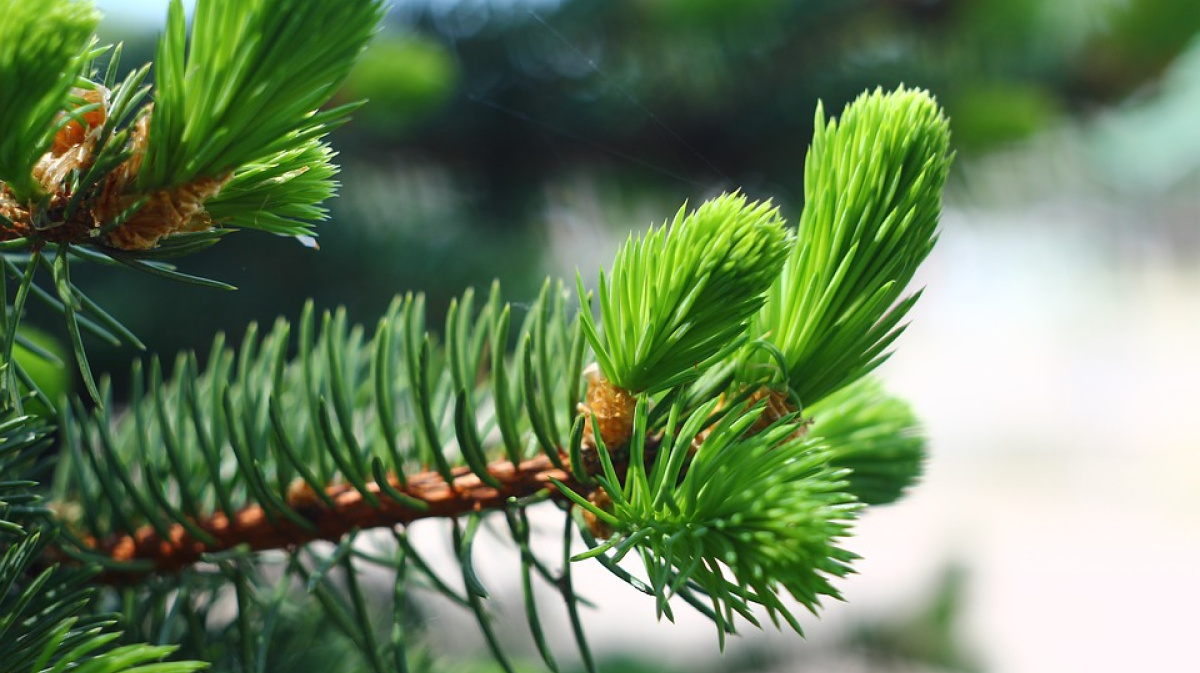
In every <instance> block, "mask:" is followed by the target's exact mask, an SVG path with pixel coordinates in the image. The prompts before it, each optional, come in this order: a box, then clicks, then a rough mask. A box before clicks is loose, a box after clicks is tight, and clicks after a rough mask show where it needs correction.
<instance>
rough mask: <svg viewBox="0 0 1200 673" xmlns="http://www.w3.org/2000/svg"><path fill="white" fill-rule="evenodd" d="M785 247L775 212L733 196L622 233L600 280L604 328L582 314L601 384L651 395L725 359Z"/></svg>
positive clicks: (776, 271)
mask: <svg viewBox="0 0 1200 673" xmlns="http://www.w3.org/2000/svg"><path fill="white" fill-rule="evenodd" d="M787 244H788V236H787V233H786V231H785V230H784V228H783V222H782V220H780V218H779V214H778V211H777V209H776V208H774V207H773V206H772V205H771V204H770V203H769V202H768V203H759V202H748V201H747V200H746V197H744V196H742V195H740V194H725V195H723V196H720V197H717V198H715V199H713V200H711V201H707V202H705V203H704V204H703V205H701V206H700V207H699V208H697V209H696V210H695V211H693V212H692V213H687V214H685V211H684V209H682V208H681V209H680V210H679V213H678V214H677V215H676V216H675V220H674V221H673V222H672V223H671V224H670V226H667V225H664V226H662V227H659V228H657V229H654V230H652V231H650V232H649V233H647V234H646V235H645V237H644V238H642V237H638V238H636V239H635V238H633V237H632V236H631V237H630V238H629V240H628V241H626V243H625V245H624V246H622V248H621V249H620V251H619V252H618V253H617V258H616V261H615V262H614V263H613V266H612V271H611V273H610V274H609V275H608V276H605V275H604V273H603V272H601V275H600V286H599V295H600V296H599V299H600V315H601V320H602V323H603V331H602V332H601V331H599V330H597V328H596V325H595V324H594V322H593V319H592V316H591V312H590V311H589V310H587V308H586V307H585V308H584V310H583V312H582V313H583V323H584V330H585V333H586V334H587V336H588V339H589V341H590V342H591V344H592V348H593V349H594V350H595V351H596V357H597V360H598V362H599V364H600V368H601V369H602V370H603V372H604V375H605V377H606V378H608V380H609V381H612V382H613V383H614V384H616V385H618V386H620V387H622V388H625V389H626V390H632V391H637V392H646V391H648V392H654V391H658V390H664V389H666V388H670V387H672V386H676V385H679V384H680V383H683V382H685V381H687V380H689V379H692V378H694V377H695V376H697V375H698V374H699V373H700V372H701V371H702V370H703V369H704V368H705V367H706V366H707V365H708V364H711V363H712V362H713V361H714V360H716V359H719V358H720V357H721V356H723V355H726V354H728V353H730V352H732V351H733V349H736V348H737V347H738V346H739V345H740V343H741V340H742V337H743V333H744V332H745V329H746V323H747V321H748V320H749V318H750V317H751V316H752V315H754V314H755V313H756V312H757V311H758V310H759V308H760V307H761V306H762V302H763V293H764V292H766V290H767V288H768V287H769V286H770V284H771V282H772V281H773V280H774V279H775V278H776V276H778V274H779V270H780V268H781V267H782V266H783V260H784V257H785V256H786V255H787ZM581 287H582V285H581ZM580 296H584V292H583V291H582V289H581V291H580Z"/></svg>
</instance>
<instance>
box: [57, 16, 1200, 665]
mask: <svg viewBox="0 0 1200 673" xmlns="http://www.w3.org/2000/svg"><path fill="white" fill-rule="evenodd" d="M97 4H98V5H100V6H101V8H102V9H104V10H105V12H106V14H107V15H108V18H107V21H106V23H105V24H104V26H103V29H102V30H103V37H104V38H106V39H108V40H123V41H124V42H125V43H126V47H125V54H126V63H127V64H129V65H136V64H139V63H142V62H145V61H148V60H151V58H152V55H153V45H154V40H155V38H156V35H157V30H158V26H159V25H160V23H161V21H162V19H163V17H164V16H165V6H166V0H124V1H120V0H99V2H98V3H97ZM394 5H395V6H394V8H393V10H392V12H391V15H390V17H389V21H388V24H387V26H386V28H385V30H384V31H383V32H382V33H381V35H380V36H379V38H378V40H377V41H376V43H375V45H374V46H373V47H372V48H371V49H370V51H369V52H368V53H367V54H366V55H365V58H364V60H363V62H362V64H361V65H360V66H359V67H358V69H357V70H356V71H355V72H354V74H353V76H352V77H351V79H350V81H349V82H348V83H347V85H346V88H345V91H344V93H343V94H342V96H341V98H343V99H344V100H353V99H357V98H363V97H366V98H370V99H371V103H370V104H368V105H367V106H366V107H365V108H363V109H362V111H361V112H360V113H358V114H357V116H356V119H355V120H354V121H353V122H352V123H351V124H350V125H349V126H347V127H345V128H343V129H340V130H339V131H337V132H336V133H335V135H334V136H333V138H332V142H333V143H334V145H335V146H336V149H337V150H338V151H339V152H340V160H341V162H342V164H343V166H344V170H343V173H342V177H341V179H342V183H343V187H342V189H341V197H340V198H339V199H337V200H336V201H334V202H333V203H331V207H332V216H331V219H330V221H329V222H328V223H326V224H325V225H324V226H322V227H321V228H320V250H319V251H314V250H311V249H308V248H305V247H303V246H302V245H299V244H298V243H296V242H294V241H291V240H286V239H277V238H272V237H269V236H263V235H255V234H245V233H243V234H238V235H235V236H231V237H229V238H227V239H226V240H225V241H224V242H223V243H222V244H221V245H220V246H218V247H217V248H216V249H214V250H211V251H209V252H207V253H205V254H203V255H200V256H198V257H195V258H192V259H188V260H186V261H185V262H184V264H183V267H184V270H186V271H189V272H193V273H199V274H207V275H211V276H213V277H217V278H220V279H222V280H225V281H227V282H231V283H233V284H234V285H237V286H239V287H240V288H241V290H240V291H238V292H236V293H232V294H228V295H222V294H219V293H218V292H217V291H214V290H203V289H193V288H187V287H180V286H178V285H176V284H172V283H169V282H165V281H161V280H156V279H154V278H150V277H143V276H139V275H137V274H133V273H128V274H113V273H111V271H106V272H104V273H96V274H94V275H92V276H91V277H86V276H85V274H83V273H77V276H78V277H77V280H78V281H79V282H80V284H81V285H82V286H84V287H88V288H89V290H90V291H91V292H92V293H93V296H94V297H95V298H96V299H97V300H98V301H99V302H100V303H101V304H102V305H105V306H106V307H109V308H110V309H111V310H112V312H113V313H114V314H116V315H117V316H118V317H119V318H120V319H121V320H123V321H125V322H126V323H127V324H129V325H130V326H131V327H132V328H133V330H134V331H135V332H136V333H137V334H139V336H141V337H142V338H143V340H144V341H146V343H147V345H148V346H149V347H150V349H151V350H153V351H157V352H160V353H165V354H170V353H173V352H175V351H177V350H181V349H193V348H194V349H198V350H203V349H205V348H206V346H207V344H208V343H210V342H211V339H212V337H213V335H214V333H215V332H216V331H217V330H224V331H226V332H227V333H228V334H229V335H230V336H232V337H235V338H236V337H238V336H240V334H241V333H242V332H243V331H244V330H245V328H246V325H247V323H249V322H250V321H259V322H260V323H270V322H271V321H272V320H273V319H274V318H275V317H276V316H278V315H284V316H288V317H292V318H294V317H296V316H297V315H298V313H299V310H300V307H301V305H302V304H303V302H304V301H305V300H306V299H308V298H310V297H311V298H313V299H315V301H316V302H317V305H318V306H319V307H322V308H331V307H334V306H338V305H344V306H346V307H347V309H348V310H349V312H350V315H351V316H352V317H353V318H355V319H356V320H358V321H361V322H364V323H371V322H374V320H375V319H376V318H377V316H378V315H379V314H380V313H381V312H382V310H383V308H384V306H385V305H386V303H387V302H388V300H390V298H391V297H392V296H393V295H394V294H396V293H399V292H405V291H408V290H422V291H424V292H426V293H427V295H428V296H429V305H430V306H431V307H433V308H434V310H435V311H436V310H438V309H439V308H440V307H445V306H446V304H447V303H448V301H449V298H450V297H451V296H454V295H456V294H458V293H460V292H461V291H462V290H463V289H464V288H465V287H466V286H469V285H476V286H483V285H485V284H487V283H489V282H490V280H491V279H492V278H500V279H501V281H502V283H503V284H504V286H505V288H506V295H507V296H508V297H511V298H514V299H519V298H521V297H532V296H533V295H534V292H535V290H536V288H537V287H538V286H539V284H540V282H541V279H542V278H544V277H545V276H546V275H548V274H549V275H554V276H571V275H573V274H574V272H575V270H576V269H577V268H578V269H580V270H582V271H583V273H584V274H585V275H587V276H589V277H590V276H591V275H592V274H594V273H595V271H596V270H597V269H598V268H599V267H600V266H601V265H602V264H606V263H608V260H610V259H611V256H612V253H613V252H614V251H615V249H616V246H617V245H618V243H619V242H620V241H621V240H622V239H623V238H624V236H625V235H626V234H627V233H628V232H629V231H630V229H640V228H643V227H645V226H647V225H649V224H650V223H652V222H661V221H663V220H664V219H666V218H667V217H668V216H670V215H672V214H673V213H674V211H675V209H677V208H678V207H679V205H680V204H681V203H682V202H684V201H685V200H688V201H691V202H693V203H695V202H697V201H699V200H702V199H704V198H706V197H708V196H711V195H714V194H716V193H719V192H720V191H723V190H731V189H737V188H740V189H742V190H743V191H745V192H746V193H748V194H749V195H751V196H753V197H755V198H767V197H770V198H773V199H774V200H775V201H776V202H777V203H779V204H781V205H782V207H783V209H784V212H785V213H786V214H788V216H789V219H791V220H792V221H794V220H795V219H796V215H797V214H798V212H799V209H800V208H801V207H802V205H803V204H802V202H801V200H802V184H801V176H802V167H803V157H804V151H805V147H806V145H807V142H808V138H809V135H810V133H811V129H812V118H813V112H814V109H815V107H816V105H817V101H818V99H820V100H823V101H824V104H825V106H826V109H827V110H828V111H830V112H834V113H836V112H837V111H840V110H841V108H842V107H843V106H844V105H845V103H846V102H848V101H849V100H850V99H852V98H853V97H854V96H855V95H856V94H858V93H859V92H861V91H862V90H864V89H867V88H874V87H876V86H882V87H885V88H891V87H894V86H896V85H897V84H900V83H905V84H908V85H915V86H923V87H926V88H928V89H930V90H931V91H933V92H934V93H935V94H936V95H937V96H938V98H939V100H940V101H941V102H942V103H943V104H944V105H945V107H946V109H947V111H948V113H949V115H950V116H951V118H952V128H953V133H954V143H955V148H956V150H957V152H958V158H957V160H956V163H955V167H954V170H953V175H952V178H951V184H950V186H949V189H948V194H947V206H946V211H945V215H944V219H943V223H942V230H943V234H942V239H941V241H940V243H939V245H938V247H937V249H936V250H935V251H934V253H933V255H932V257H931V259H930V260H929V262H928V264H927V266H926V267H925V268H924V270H923V272H922V274H921V277H920V278H919V282H920V283H921V284H923V285H927V287H928V289H927V291H926V293H925V296H924V298H923V299H922V300H921V303H920V304H919V305H918V307H917V309H916V311H915V313H914V314H913V324H912V327H911V328H910V329H909V331H908V333H907V334H906V335H905V336H904V337H902V339H901V340H900V342H899V349H898V352H897V353H896V355H895V356H894V357H893V358H892V360H891V361H890V362H889V363H888V364H887V365H885V367H884V369H883V372H882V373H883V375H884V377H885V379H886V380H887V381H888V383H889V384H890V386H891V388H892V389H893V390H895V391H896V392H899V393H901V394H902V395H904V396H906V397H907V398H908V399H910V400H911V401H912V402H913V404H914V405H915V407H916V408H917V410H918V412H919V413H920V414H921V416H922V417H923V419H924V420H925V423H926V428H927V431H928V434H929V436H930V438H931V444H930V446H931V458H930V461H929V463H928V469H927V476H926V477H925V479H924V482H923V483H922V484H921V485H920V487H919V488H917V489H916V490H915V491H914V492H913V494H912V495H911V497H909V498H908V499H907V500H905V501H902V502H901V503H899V504H896V505H893V506H890V507H887V508H883V509H879V510H877V511H872V512H870V513H868V514H867V515H866V516H865V517H864V519H863V520H862V521H861V524H860V525H859V527H858V534H857V535H856V537H854V538H853V540H852V541H851V543H850V546H851V547H852V549H854V550H855V551H857V552H858V553H860V554H861V555H862V556H863V557H864V559H863V561H862V562H861V563H860V564H859V565H858V570H859V574H858V575H857V576H854V577H852V578H850V579H849V580H847V581H846V582H845V583H844V584H843V587H844V590H845V595H846V598H847V603H845V604H841V603H834V604H830V605H828V606H827V609H826V610H825V612H824V614H823V616H822V618H821V619H819V620H818V619H816V618H809V619H807V620H806V621H805V624H806V632H807V639H806V640H801V639H799V638H797V637H796V636H795V635H794V634H792V633H771V632H768V633H761V634H760V633H756V632H751V631H747V633H746V634H745V635H744V636H743V637H741V638H739V639H735V640H734V641H733V642H732V643H731V644H730V646H729V648H728V651H727V652H726V654H725V655H724V656H723V657H722V656H721V655H720V654H719V652H718V650H717V645H716V638H715V637H714V633H713V631H712V627H711V625H710V624H707V623H705V622H704V620H703V618H701V617H698V616H696V617H695V618H692V617H691V616H687V615H681V619H680V623H678V624H674V625H673V624H658V623H656V622H655V621H654V618H653V608H652V605H651V604H650V602H648V601H645V600H640V599H642V598H644V597H642V596H640V595H636V594H633V592H631V591H630V590H628V588H627V587H625V586H624V585H621V584H619V583H616V584H606V582H607V581H608V580H606V578H605V573H604V572H603V571H598V572H595V573H590V574H589V577H591V578H592V580H591V581H593V582H594V583H595V584H594V586H595V590H594V591H590V592H589V596H588V597H589V598H591V599H593V600H595V601H597V602H598V604H599V607H598V609H597V610H595V611H594V612H593V613H592V614H590V615H589V617H588V622H589V624H590V625H591V626H592V633H593V640H594V643H593V645H594V647H595V648H596V649H597V651H598V653H599V655H600V656H601V658H602V659H605V660H606V661H608V662H609V663H608V664H607V665H608V667H609V668H608V669H606V670H613V671H634V670H648V671H673V670H678V671H692V672H694V671H702V672H703V671H777V672H781V673H782V672H784V671H823V672H824V671H963V672H973V671H990V672H996V673H1010V672H1012V673H1033V672H1042V671H1045V672H1049V673H1058V672H1063V671H1087V672H1089V673H1101V672H1108V671H1112V672H1117V671H1121V672H1127V671H1150V670H1154V671H1197V670H1200V651H1197V649H1196V647H1195V640H1194V639H1195V633H1196V632H1197V630H1198V628H1200V613H1198V611H1197V609H1196V606H1197V605H1200V408H1198V407H1200V383H1197V381H1200V354H1197V347H1198V346H1200V222H1198V221H1197V220H1198V217H1200V112H1197V111H1198V110H1200V41H1197V38H1196V35H1197V32H1198V31H1200V3H1198V2H1196V0H739V1H734V0H525V1H521V0H395V2H394ZM73 273H75V272H73ZM432 322H434V323H436V318H433V320H432ZM95 346H96V348H95V349H94V350H93V351H92V352H93V358H94V359H93V363H94V364H95V365H96V366H97V368H99V369H101V370H104V371H107V372H110V373H111V375H112V376H113V378H114V379H116V380H117V381H118V389H120V385H119V382H120V380H121V379H122V378H123V374H122V372H125V371H128V365H129V360H130V359H131V353H130V352H128V351H124V350H104V349H103V347H102V345H101V344H95ZM479 565H485V564H482V563H481V564H479ZM508 577H515V575H511V574H510V575H509V576H508ZM505 581H507V580H506V579H504V578H503V577H502V576H501V575H500V573H497V577H496V578H493V585H492V587H493V590H494V591H496V592H497V593H498V594H499V595H501V596H503V595H504V594H505V591H506V590H505V589H504V582H505ZM496 585H498V587H499V588H498V589H497V586H496ZM511 591H512V592H513V595H514V596H516V595H518V594H517V593H516V592H518V591H519V589H518V588H517V587H516V585H515V584H514V585H513V587H512V590H511ZM631 594H633V595H631ZM431 615H432V616H431V617H430V619H431V624H430V626H429V628H428V632H429V633H430V637H431V639H433V640H434V641H435V644H436V642H437V641H438V640H439V638H440V639H441V640H442V641H443V644H445V642H449V643H451V644H452V647H451V648H450V649H451V650H452V651H453V652H454V656H453V657H452V658H451V659H450V660H448V661H447V663H446V664H445V665H446V667H447V670H451V669H452V668H453V667H454V666H459V667H466V668H464V670H480V671H482V670H488V669H486V668H485V667H483V666H482V665H480V667H479V668H470V667H471V666H472V665H473V664H471V658H472V646H471V642H472V641H471V640H470V637H467V636H464V635H463V634H464V633H465V634H470V633H471V632H472V629H471V627H470V626H469V624H467V622H466V621H464V619H467V618H466V617H465V616H463V615H455V614H453V613H452V612H450V611H444V612H443V611H437V610H434V611H433V612H431ZM509 640H510V641H514V640H515V641H519V640H520V636H519V634H518V632H517V631H514V632H513V634H512V635H511V637H510V638H509ZM441 649H442V650H443V651H444V650H445V649H446V648H445V647H442V648H441ZM527 652H528V653H529V656H530V657H531V658H532V656H533V654H532V652H533V651H532V649H528V650H527Z"/></svg>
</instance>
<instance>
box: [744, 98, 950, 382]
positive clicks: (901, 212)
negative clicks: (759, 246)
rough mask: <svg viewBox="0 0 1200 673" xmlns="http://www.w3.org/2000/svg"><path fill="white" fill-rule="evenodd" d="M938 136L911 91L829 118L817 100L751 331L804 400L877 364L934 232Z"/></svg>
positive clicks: (944, 162)
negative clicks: (798, 181) (800, 182)
mask: <svg viewBox="0 0 1200 673" xmlns="http://www.w3.org/2000/svg"><path fill="white" fill-rule="evenodd" d="M949 146H950V131H949V124H948V122H947V120H946V117H945V116H944V115H943V114H942V110H941V108H940V107H939V106H938V104H937V102H936V101H935V100H934V99H933V98H932V97H931V96H930V95H929V94H928V93H927V92H925V91H922V90H913V89H905V88H903V87H901V88H899V89H897V90H895V91H892V92H888V93H884V92H883V91H882V90H876V91H875V92H873V93H869V94H863V95H862V96H860V97H859V98H858V99H857V100H855V101H854V102H853V103H851V104H850V105H849V106H847V108H846V111H845V112H844V113H843V114H842V116H841V119H839V120H831V121H829V122H826V121H825V115H824V112H823V111H822V110H821V109H820V108H818V110H817V115H816V133H815V135H814V137H813V142H812V147H811V149H810V150H809V152H808V157H807V161H806V162H805V166H804V196H805V205H804V212H803V214H802V216H801V218H800V226H799V231H798V232H797V240H796V246H795V248H794V249H793V250H792V253H791V255H790V256H789V257H788V259H787V263H786V264H785V265H784V269H783V273H782V274H781V276H780V277H779V279H778V281H777V282H776V283H775V284H774V285H773V286H772V287H771V290H770V293H769V294H768V298H767V302H766V305H765V306H764V307H763V310H762V312H761V313H760V314H759V315H758V316H757V317H756V318H755V321H754V328H753V330H752V332H753V333H754V334H755V335H756V336H762V337H764V338H766V339H768V340H770V341H771V342H772V343H773V344H774V345H775V346H776V347H777V348H778V349H779V351H781V352H782V353H783V356H784V360H785V364H786V367H787V375H788V383H789V385H790V386H791V387H792V389H793V390H794V391H795V392H796V394H797V395H798V396H799V399H800V401H801V402H802V403H804V404H805V405H808V404H812V403H814V402H816V401H818V400H820V399H821V398H823V397H825V396H826V395H828V394H830V393H832V392H834V391H835V390H837V389H839V388H841V387H842V386H844V385H846V384H848V383H850V382H852V381H854V380H855V379H857V378H859V377H861V376H862V375H864V374H866V373H867V372H869V371H871V370H872V369H874V368H875V367H876V366H878V365H879V364H880V363H881V362H882V361H883V360H884V359H886V357H887V352H886V351H887V348H888V347H889V346H890V345H891V343H892V341H893V340H895V338H896V337H897V336H899V334H900V332H901V331H903V329H904V326H903V325H901V323H900V321H901V320H902V319H903V318H904V316H905V314H906V313H907V312H908V310H909V309H910V308H911V307H912V305H913V304H914V303H915V302H916V300H917V296H918V294H919V293H918V294H911V295H908V296H906V297H903V298H902V295H903V293H904V291H905V287H906V286H907V285H908V282H909V281H910V280H911V279H912V277H913V274H914V273H915V272H916V270H917V267H918V266H919V265H920V264H921V262H922V261H923V260H924V259H925V257H926V256H927V255H928V254H929V251H930V250H931V249H932V248H933V244H934V242H935V240H936V238H937V235H936V230H937V224H938V218H939V216H940V214H941V208H942V187H943V186H944V184H945V182H946V173H947V171H948V170H949V167H950V162H951V155H950V151H949ZM753 357H755V358H760V357H763V356H761V355H758V354H756V355H754V356H753Z"/></svg>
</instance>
